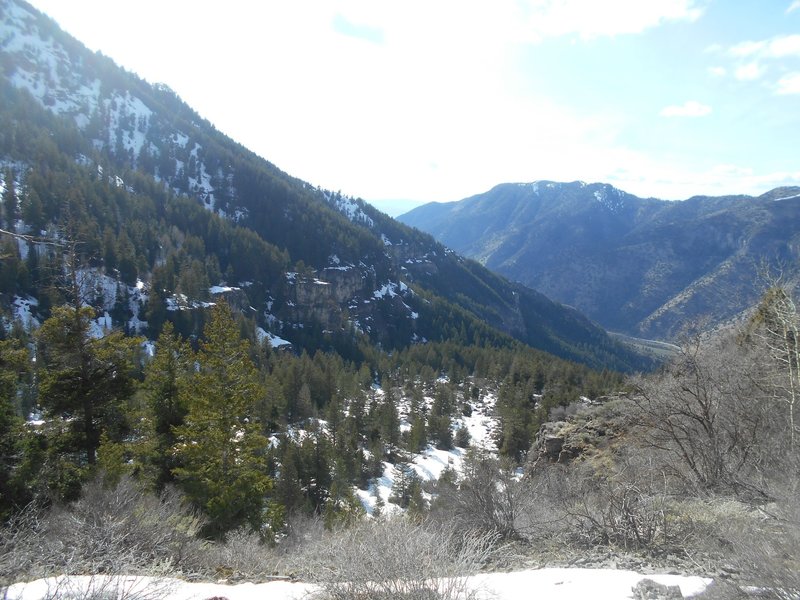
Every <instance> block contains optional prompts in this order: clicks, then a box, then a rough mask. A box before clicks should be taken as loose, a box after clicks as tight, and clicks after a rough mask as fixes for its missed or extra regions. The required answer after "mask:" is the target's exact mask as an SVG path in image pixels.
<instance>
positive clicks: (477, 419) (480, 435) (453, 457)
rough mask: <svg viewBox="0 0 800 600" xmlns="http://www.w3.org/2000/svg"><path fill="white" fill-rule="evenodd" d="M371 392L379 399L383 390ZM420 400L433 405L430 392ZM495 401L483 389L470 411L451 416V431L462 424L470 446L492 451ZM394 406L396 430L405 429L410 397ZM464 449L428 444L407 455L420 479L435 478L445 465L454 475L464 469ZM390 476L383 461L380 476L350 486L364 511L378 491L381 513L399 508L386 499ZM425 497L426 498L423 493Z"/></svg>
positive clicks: (392, 476)
mask: <svg viewBox="0 0 800 600" xmlns="http://www.w3.org/2000/svg"><path fill="white" fill-rule="evenodd" d="M445 382H446V380H444V379H443V380H442V381H441V383H445ZM373 394H374V399H373V402H380V401H381V400H382V397H383V396H384V394H385V392H384V390H383V389H381V388H380V387H375V388H373ZM424 401H425V403H426V404H427V406H428V411H430V408H431V406H432V405H433V398H432V397H431V396H425V398H424ZM496 401H497V396H496V394H495V393H493V392H489V393H485V394H484V395H483V396H482V397H481V399H480V401H478V402H472V403H471V406H472V414H471V415H470V416H461V417H457V418H454V419H453V423H452V430H453V435H455V432H456V430H457V429H458V428H460V427H466V429H467V431H469V434H470V445H469V447H470V448H479V449H481V450H483V451H486V452H490V453H494V452H495V451H496V447H495V444H494V441H493V440H492V435H493V433H494V431H495V429H496V428H497V426H498V423H497V419H496V417H495V416H494V414H493V413H494V406H495V403H496ZM398 409H399V415H400V431H405V432H407V431H409V430H410V429H411V424H410V422H409V419H408V411H409V409H410V399H409V398H407V397H402V398H401V399H400V400H399V401H398ZM467 451H468V449H465V448H453V449H452V450H439V449H438V448H436V447H435V446H433V445H431V444H428V446H427V447H426V448H425V450H423V451H422V452H420V453H418V454H413V455H412V456H411V460H410V465H411V467H412V468H413V469H414V471H415V472H416V474H417V475H418V476H419V478H420V480H421V481H422V482H423V483H425V482H431V481H438V480H439V478H440V477H441V476H442V473H443V472H444V471H445V469H448V468H449V469H451V470H453V471H455V473H456V475H457V476H459V477H460V476H461V475H463V473H464V458H465V456H466V454H467ZM394 480H395V465H394V464H392V463H390V462H384V463H383V474H382V475H381V476H380V477H377V478H376V479H375V480H374V481H373V482H372V483H370V485H369V487H368V488H367V489H366V490H362V489H360V488H356V489H355V490H354V491H355V494H356V496H357V497H358V499H359V500H360V501H361V505H362V506H363V507H364V510H365V511H366V513H367V514H368V515H372V511H373V510H374V509H375V502H376V499H377V496H378V495H380V497H381V499H382V500H383V503H384V508H383V514H394V513H399V512H402V509H401V508H400V507H399V506H397V505H396V504H393V503H391V502H389V497H390V496H391V495H392V486H393V485H394ZM426 497H427V498H428V499H429V500H430V497H429V496H428V495H427V494H426Z"/></svg>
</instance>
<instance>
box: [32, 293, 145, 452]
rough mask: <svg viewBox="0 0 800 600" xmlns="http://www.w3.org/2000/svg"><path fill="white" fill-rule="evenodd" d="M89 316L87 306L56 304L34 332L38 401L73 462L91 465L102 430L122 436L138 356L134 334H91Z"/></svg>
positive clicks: (115, 435)
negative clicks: (129, 336) (36, 338)
mask: <svg viewBox="0 0 800 600" xmlns="http://www.w3.org/2000/svg"><path fill="white" fill-rule="evenodd" d="M93 316H94V312H93V310H92V309H90V308H81V309H78V310H76V309H75V308H72V307H68V306H62V307H57V308H55V309H54V310H53V314H52V316H51V317H50V318H49V319H48V320H47V321H45V322H44V323H43V324H42V327H41V329H40V330H39V335H38V350H39V352H38V356H39V360H38V361H37V372H38V376H39V381H40V383H39V401H40V404H41V406H42V408H43V409H44V411H45V415H46V417H47V418H48V420H49V421H50V423H51V425H52V426H53V429H54V435H57V436H58V437H61V438H62V439H63V440H64V442H65V443H66V446H67V448H65V450H66V451H67V452H69V453H73V454H74V459H73V460H74V461H75V462H76V463H77V464H78V465H83V464H88V465H94V464H95V462H96V460H97V448H98V447H99V446H100V437H101V435H102V434H103V433H105V434H106V435H108V437H109V438H110V439H111V440H114V441H119V440H121V439H122V438H123V437H124V435H126V433H127V430H128V423H127V421H126V414H125V413H126V403H127V401H128V400H129V398H130V397H131V395H132V394H133V391H134V375H135V371H136V365H137V358H138V355H139V344H140V340H139V339H136V338H126V337H124V336H123V335H122V334H121V333H120V332H112V333H110V334H109V335H106V336H105V337H102V338H93V337H92V336H91V334H90V331H91V321H92V318H93Z"/></svg>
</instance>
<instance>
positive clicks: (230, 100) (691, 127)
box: [32, 0, 800, 214]
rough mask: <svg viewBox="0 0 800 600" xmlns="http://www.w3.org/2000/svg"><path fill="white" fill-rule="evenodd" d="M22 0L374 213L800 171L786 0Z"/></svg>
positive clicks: (711, 183) (726, 190)
mask: <svg viewBox="0 0 800 600" xmlns="http://www.w3.org/2000/svg"><path fill="white" fill-rule="evenodd" d="M32 3H33V4H34V5H35V6H36V7H37V8H39V9H40V10H43V11H44V12H46V13H47V14H49V15H50V16H52V17H53V18H55V19H56V21H58V22H59V24H60V25H61V26H62V28H64V29H65V30H67V31H68V32H70V33H71V34H73V35H74V36H76V37H77V38H78V39H80V40H81V41H82V42H84V43H85V44H86V45H87V46H89V47H90V48H91V49H93V50H100V51H101V52H103V53H104V54H106V55H107V56H110V57H111V58H113V59H115V60H116V61H117V62H119V63H120V64H122V65H123V66H124V67H126V68H127V69H129V70H131V71H134V72H136V73H137V74H139V75H141V76H142V77H144V78H145V79H147V80H148V81H150V82H164V83H167V84H168V85H169V86H170V87H172V88H173V89H174V90H175V91H176V92H177V93H178V94H179V95H180V96H181V97H182V98H183V99H184V100H186V101H187V102H188V103H189V104H190V105H191V106H193V107H194V108H196V109H197V110H198V112H200V114H201V115H202V116H204V117H206V118H207V119H209V120H210V121H211V122H212V123H214V124H215V125H216V126H217V128H218V129H220V130H222V131H224V132H225V133H227V134H228V135H230V136H231V137H233V138H234V139H236V140H237V141H239V142H241V143H243V144H244V145H246V146H247V147H249V148H250V149H252V150H253V151H255V152H257V153H258V154H260V155H261V156H263V157H264V158H266V159H268V160H270V161H271V162H273V163H274V164H276V165H277V166H278V167H280V168H281V169H283V170H285V171H287V172H289V173H290V174H292V175H294V176H296V177H300V178H302V179H304V180H306V181H309V182H310V183H312V184H315V185H320V186H322V187H325V188H328V189H332V190H341V191H342V192H343V193H346V194H350V195H353V196H358V197H362V198H364V199H365V200H368V201H370V202H373V203H374V204H375V205H376V206H378V207H379V208H382V209H384V210H386V211H387V212H390V213H391V214H397V213H398V211H402V210H403V209H407V208H408V207H410V206H411V205H413V204H418V203H422V202H428V201H449V200H457V199H461V198H463V197H466V196H469V195H472V194H476V193H480V192H483V191H485V190H487V189H489V188H490V187H492V186H493V185H495V184H498V183H502V182H507V181H533V180H537V179H552V180H559V181H572V180H576V179H580V180H584V181H603V182H608V183H612V184H613V185H616V186H617V187H620V188H622V189H624V190H626V191H629V192H631V193H634V194H637V195H640V196H657V197H661V198H667V199H682V198H687V197H689V196H692V195H695V194H711V195H718V194H730V193H749V194H760V193H763V192H765V191H767V190H768V189H771V188H772V187H776V186H779V185H800V160H798V159H799V158H800V151H798V149H797V139H798V135H799V134H800V0H647V1H643V0H604V1H602V2H601V1H598V0H493V1H492V2H488V1H485V2H482V1H479V0H437V1H436V2H430V1H429V0H428V1H422V0H406V1H404V2H383V1H380V0H302V1H298V2H285V1H280V2H278V1H272V0H267V1H261V2H251V1H249V0H227V1H226V2H225V3H220V2H211V1H203V0H195V1H193V2H183V1H177V0H173V1H169V2H165V1H163V0H159V1H156V0H139V1H138V2H135V3H131V2H129V1H128V0H125V1H123V0H71V1H70V2H64V1H63V0H33V1H32ZM391 201H395V202H391ZM398 201H402V202H398ZM401 207H402V208H401Z"/></svg>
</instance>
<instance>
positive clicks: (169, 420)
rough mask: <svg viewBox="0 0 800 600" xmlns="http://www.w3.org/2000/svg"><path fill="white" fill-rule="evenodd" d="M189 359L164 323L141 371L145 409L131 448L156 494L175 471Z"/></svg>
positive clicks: (186, 349)
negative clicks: (151, 353) (153, 350)
mask: <svg viewBox="0 0 800 600" xmlns="http://www.w3.org/2000/svg"><path fill="white" fill-rule="evenodd" d="M190 359H191V349H190V348H189V346H188V344H186V342H184V341H183V340H181V338H180V336H178V335H177V334H176V333H175V332H174V330H173V327H172V323H170V322H167V323H165V324H164V329H163V330H162V331H161V335H160V336H159V337H158V341H157V342H156V352H155V356H154V357H153V359H152V360H151V361H150V362H149V363H148V364H147V365H146V367H145V371H144V374H145V377H144V382H143V384H142V395H143V398H144V403H145V406H144V411H143V414H142V416H141V418H140V426H141V429H142V431H141V432H140V434H141V436H140V441H139V443H138V444H137V445H136V448H135V454H136V455H137V461H138V462H139V463H140V465H141V468H142V469H143V470H144V471H145V472H146V473H147V478H148V479H150V480H151V481H152V482H153V484H154V486H155V488H156V489H157V490H160V489H162V488H163V487H164V485H165V484H167V483H169V482H171V481H173V479H174V475H173V470H174V469H175V468H176V467H178V463H177V461H176V455H175V453H173V448H174V446H175V443H176V441H177V438H176V435H175V428H176V427H179V426H181V425H183V422H184V418H185V417H186V412H187V408H186V403H185V398H184V397H182V396H181V393H180V390H181V387H182V386H185V385H186V382H187V380H188V378H189V376H190V374H191V368H192V362H191V360H190Z"/></svg>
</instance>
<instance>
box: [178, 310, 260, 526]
mask: <svg viewBox="0 0 800 600" xmlns="http://www.w3.org/2000/svg"><path fill="white" fill-rule="evenodd" d="M204 334H205V340H204V341H203V342H202V343H201V346H200V350H199V352H198V353H197V356H196V363H197V370H196V372H194V373H192V375H191V377H189V378H188V379H187V382H186V385H185V386H181V387H180V392H179V397H180V400H181V402H183V403H185V405H186V406H187V407H188V412H187V414H186V418H185V422H184V424H183V425H181V426H179V427H176V428H175V429H174V431H175V433H176V435H177V438H178V444H177V445H176V453H177V457H178V459H179V460H180V461H181V462H182V466H180V467H177V468H175V469H174V471H173V473H174V474H175V476H176V477H177V478H178V480H179V481H180V482H181V483H182V485H183V488H184V490H185V491H186V493H187V495H188V496H189V498H190V499H191V500H192V501H193V502H194V503H195V504H196V505H197V506H199V507H201V508H202V509H203V511H204V512H205V513H206V515H207V517H208V519H209V521H208V525H207V526H206V528H205V534H206V535H208V536H210V537H216V538H219V537H222V536H223V535H224V534H225V532H226V531H229V530H230V529H234V528H236V527H240V526H242V525H245V524H247V525H250V527H252V528H253V529H254V530H259V529H260V528H261V527H262V525H263V524H264V523H265V522H266V521H268V520H269V517H268V515H266V514H265V512H266V511H265V509H266V506H267V493H268V492H269V491H270V489H271V488H272V480H271V478H270V477H269V475H268V473H267V462H266V456H265V455H266V448H267V439H266V438H265V437H264V436H263V435H262V434H261V431H260V427H259V425H258V423H256V422H255V419H254V418H253V413H254V411H255V406H256V403H257V402H258V401H259V399H260V398H261V397H262V396H263V395H264V389H263V387H262V385H261V383H260V381H259V375H258V371H257V370H256V368H255V365H254V364H253V363H252V361H251V360H250V357H249V351H248V347H247V342H245V341H244V340H241V339H240V338H239V335H238V327H237V326H236V323H235V321H234V319H233V316H232V313H231V310H230V308H229V307H228V306H227V304H224V303H221V304H219V305H217V306H215V307H214V308H213V309H212V312H211V318H210V320H209V322H208V324H207V325H206V327H205V330H204Z"/></svg>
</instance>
